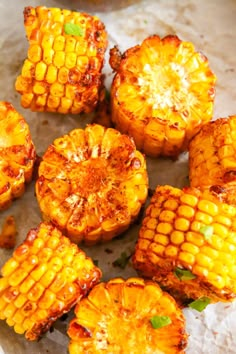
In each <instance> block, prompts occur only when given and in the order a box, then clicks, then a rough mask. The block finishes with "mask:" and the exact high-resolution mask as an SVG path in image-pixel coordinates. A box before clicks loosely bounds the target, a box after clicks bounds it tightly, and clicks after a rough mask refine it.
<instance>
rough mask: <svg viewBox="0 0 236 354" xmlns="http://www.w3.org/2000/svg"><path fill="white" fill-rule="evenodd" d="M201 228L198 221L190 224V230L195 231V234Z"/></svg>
mask: <svg viewBox="0 0 236 354" xmlns="http://www.w3.org/2000/svg"><path fill="white" fill-rule="evenodd" d="M202 226H203V225H202V223H201V222H200V221H193V222H192V223H191V226H190V230H192V231H195V232H199V230H200V229H201V227H202Z"/></svg>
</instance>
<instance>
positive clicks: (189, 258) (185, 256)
mask: <svg viewBox="0 0 236 354" xmlns="http://www.w3.org/2000/svg"><path fill="white" fill-rule="evenodd" d="M178 258H179V260H180V261H182V262H183V263H185V264H186V265H189V264H190V265H193V264H194V263H195V257H194V255H193V254H191V253H188V252H179V257H178Z"/></svg>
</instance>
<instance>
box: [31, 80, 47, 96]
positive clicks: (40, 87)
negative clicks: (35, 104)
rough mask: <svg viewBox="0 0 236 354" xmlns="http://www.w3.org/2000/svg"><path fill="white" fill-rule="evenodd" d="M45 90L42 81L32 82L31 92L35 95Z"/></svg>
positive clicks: (45, 87) (41, 93)
mask: <svg viewBox="0 0 236 354" xmlns="http://www.w3.org/2000/svg"><path fill="white" fill-rule="evenodd" d="M46 90H47V86H46V85H45V83H44V82H41V81H40V82H38V81H36V82H35V83H34V86H33V92H34V93H35V94H36V95H43V94H44V93H46Z"/></svg>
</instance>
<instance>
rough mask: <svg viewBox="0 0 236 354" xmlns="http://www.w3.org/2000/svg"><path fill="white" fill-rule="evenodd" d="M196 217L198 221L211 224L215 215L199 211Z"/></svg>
mask: <svg viewBox="0 0 236 354" xmlns="http://www.w3.org/2000/svg"><path fill="white" fill-rule="evenodd" d="M195 219H196V220H197V221H201V222H203V223H204V224H206V225H209V224H211V223H212V221H213V217H212V216H211V215H208V214H206V213H202V212H201V211H197V212H196V214H195Z"/></svg>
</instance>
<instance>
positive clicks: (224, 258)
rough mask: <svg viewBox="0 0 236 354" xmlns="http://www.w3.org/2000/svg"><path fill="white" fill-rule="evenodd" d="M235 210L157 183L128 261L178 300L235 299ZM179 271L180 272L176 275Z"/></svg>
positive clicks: (206, 194) (192, 191)
mask: <svg viewBox="0 0 236 354" xmlns="http://www.w3.org/2000/svg"><path fill="white" fill-rule="evenodd" d="M235 217H236V208H235V207H234V206H232V205H229V204H226V203H222V202H221V201H219V200H218V199H217V198H216V196H215V195H214V194H213V193H210V192H209V191H204V192H202V191H200V190H199V189H196V188H185V189H183V190H180V189H177V188H173V187H170V186H158V187H157V189H156V191H155V194H154V195H153V197H152V199H151V202H150V205H149V206H148V208H147V211H146V216H145V218H144V220H143V223H142V227H141V229H140V234H139V239H138V243H137V245H136V250H135V255H134V257H133V265H134V267H135V269H136V270H137V271H138V272H139V273H140V274H141V275H143V276H145V277H148V278H152V279H153V280H155V281H157V282H158V283H160V284H161V285H162V286H164V287H165V288H166V289H167V290H168V291H170V293H171V294H172V295H175V296H178V297H180V298H181V299H182V300H184V301H185V300H186V299H198V298H200V297H203V296H204V297H208V298H209V299H210V300H211V302H217V301H232V300H233V299H234V298H235V297H236V222H235ZM179 274H183V276H179Z"/></svg>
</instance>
